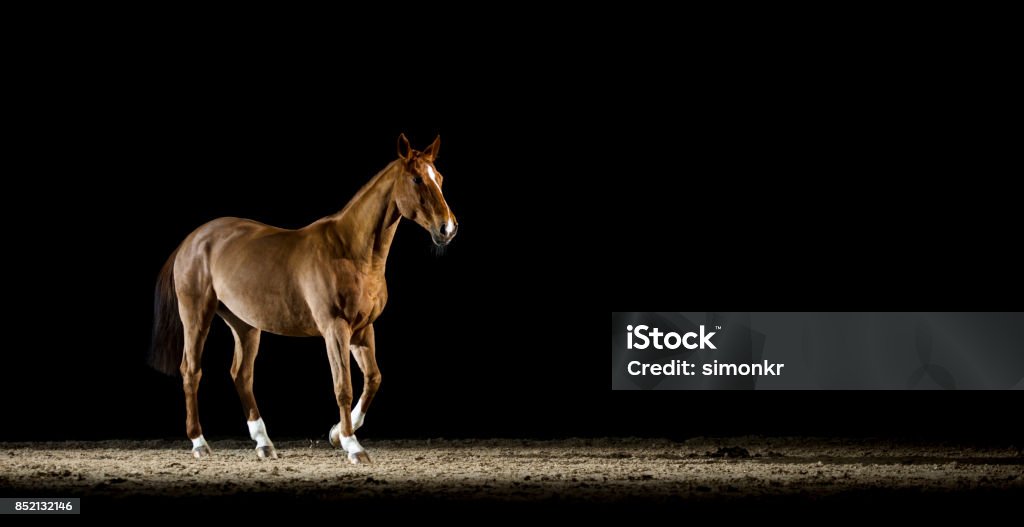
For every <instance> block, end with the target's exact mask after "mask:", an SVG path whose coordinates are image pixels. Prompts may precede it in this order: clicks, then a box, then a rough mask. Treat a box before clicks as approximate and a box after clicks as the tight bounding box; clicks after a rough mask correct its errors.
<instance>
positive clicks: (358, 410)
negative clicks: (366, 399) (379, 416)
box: [352, 399, 366, 432]
mask: <svg viewBox="0 0 1024 527" xmlns="http://www.w3.org/2000/svg"><path fill="white" fill-rule="evenodd" d="M365 418H366V412H363V401H362V399H360V400H359V402H357V403H356V407H355V408H353V409H352V431H353V432H355V431H356V430H359V427H360V426H363V419H365Z"/></svg>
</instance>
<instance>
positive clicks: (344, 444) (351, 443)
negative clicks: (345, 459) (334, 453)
mask: <svg viewBox="0 0 1024 527" xmlns="http://www.w3.org/2000/svg"><path fill="white" fill-rule="evenodd" d="M341 448H342V449H344V450H345V452H347V453H349V454H355V453H358V452H365V450H363V447H362V445H360V444H359V440H358V439H356V436H355V434H353V435H350V436H348V437H345V436H341Z"/></svg>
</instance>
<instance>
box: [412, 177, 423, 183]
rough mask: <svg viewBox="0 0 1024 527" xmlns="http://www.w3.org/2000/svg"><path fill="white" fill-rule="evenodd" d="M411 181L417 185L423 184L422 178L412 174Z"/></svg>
mask: <svg viewBox="0 0 1024 527" xmlns="http://www.w3.org/2000/svg"><path fill="white" fill-rule="evenodd" d="M412 182H413V183H415V184H417V185H422V184H423V178H421V177H419V176H413V177H412Z"/></svg>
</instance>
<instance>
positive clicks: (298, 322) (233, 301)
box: [215, 281, 320, 337]
mask: <svg viewBox="0 0 1024 527" xmlns="http://www.w3.org/2000/svg"><path fill="white" fill-rule="evenodd" d="M231 282H233V281H224V282H222V283H221V284H219V286H220V287H216V286H215V289H217V298H219V299H220V301H221V302H222V303H223V304H224V307H226V308H228V309H229V310H230V311H231V312H232V313H234V314H235V316H237V317H238V318H240V319H242V320H243V321H245V323H247V324H249V325H251V326H253V327H256V328H259V329H261V330H263V331H269V332H271V333H276V334H278V335H286V336H291V337H306V336H316V335H319V334H320V331H319V330H318V329H317V326H316V323H315V322H314V321H313V315H312V313H310V311H309V306H308V305H307V304H306V302H305V301H304V300H303V299H302V297H301V296H300V295H297V294H295V293H294V292H293V291H291V290H290V289H291V288H288V287H285V286H277V287H275V285H274V284H272V283H266V282H264V283H262V284H250V283H231Z"/></svg>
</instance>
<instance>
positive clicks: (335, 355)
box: [323, 318, 370, 465]
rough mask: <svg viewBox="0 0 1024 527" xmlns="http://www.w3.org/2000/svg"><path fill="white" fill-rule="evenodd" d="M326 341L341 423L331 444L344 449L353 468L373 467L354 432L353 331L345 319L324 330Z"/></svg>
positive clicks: (332, 436)
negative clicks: (351, 344)
mask: <svg viewBox="0 0 1024 527" xmlns="http://www.w3.org/2000/svg"><path fill="white" fill-rule="evenodd" d="M323 335H324V341H325V343H326V344H327V360H329V361H330V362H331V375H332V376H333V377H334V395H335V396H336V397H337V400H338V411H339V412H341V421H340V422H339V423H338V424H336V425H334V427H332V428H331V432H330V435H329V436H328V437H329V438H330V440H331V444H332V445H334V446H335V447H338V446H340V447H341V448H343V449H345V452H347V453H348V460H349V461H350V462H352V464H356V465H358V464H360V463H369V462H370V456H369V455H367V454H366V451H365V450H363V447H362V446H361V445H360V444H359V441H358V440H357V439H356V434H355V431H354V430H353V429H352V416H351V415H350V413H349V412H351V410H352V370H351V368H350V367H349V354H350V353H349V341H350V340H351V338H352V329H351V328H350V327H349V325H348V322H346V321H345V320H343V319H340V318H339V319H335V320H334V321H332V322H331V323H330V324H328V325H327V327H326V328H324V329H323Z"/></svg>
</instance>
